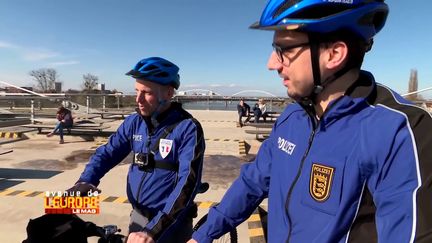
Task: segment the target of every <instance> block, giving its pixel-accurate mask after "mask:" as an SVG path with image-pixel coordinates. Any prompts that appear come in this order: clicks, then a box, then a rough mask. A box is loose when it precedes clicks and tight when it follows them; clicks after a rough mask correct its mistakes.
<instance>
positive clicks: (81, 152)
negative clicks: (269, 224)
mask: <svg viewBox="0 0 432 243" xmlns="http://www.w3.org/2000/svg"><path fill="white" fill-rule="evenodd" d="M190 112H191V113H192V114H193V115H194V116H195V117H196V118H197V119H198V120H199V121H200V122H201V124H202V126H203V129H204V133H205V138H206V145H207V149H206V153H205V165H204V173H203V181H207V182H209V183H210V190H209V191H208V192H206V193H205V194H200V195H198V196H197V198H196V201H200V202H206V201H210V202H219V201H220V199H221V198H222V196H223V194H224V193H225V191H226V190H227V188H228V187H229V186H230V185H231V183H232V181H233V180H234V179H235V178H236V177H237V176H238V174H239V171H240V166H241V165H242V164H243V163H247V161H248V160H250V159H251V158H252V157H253V156H251V155H249V156H240V155H239V147H238V144H239V141H241V140H246V141H247V143H248V144H250V145H251V147H250V150H251V151H250V152H251V153H254V152H256V151H257V148H258V147H259V144H260V143H259V142H257V141H256V140H255V136H254V135H250V134H246V133H244V131H243V130H244V128H237V127H236V123H235V121H236V120H237V112H235V111H190ZM121 122H122V121H121V120H113V121H109V122H107V123H105V124H106V125H110V126H111V128H110V129H113V130H115V129H116V128H117V127H118V125H119V124H120V123H121ZM25 135H26V136H27V137H28V139H26V140H20V141H16V142H13V143H7V144H3V145H1V149H2V150H13V151H12V152H9V153H5V154H1V155H0V190H3V191H1V192H0V208H1V209H2V212H1V213H0V242H21V241H22V240H23V239H25V238H26V232H25V227H26V225H27V223H28V220H29V219H30V218H36V217H38V216H41V215H42V214H43V213H44V208H43V200H42V199H43V198H42V195H43V193H41V194H39V195H37V196H31V195H34V194H35V192H44V191H58V190H60V191H63V190H65V189H67V188H69V187H70V186H72V185H73V184H74V183H75V181H76V180H77V179H78V177H79V175H80V174H81V172H82V171H83V169H84V166H85V164H86V163H87V162H88V159H89V157H90V156H91V155H92V153H93V152H94V149H95V148H96V147H97V146H99V145H100V144H101V143H104V142H105V141H106V138H103V137H93V136H90V135H88V136H85V135H84V136H68V135H66V136H65V144H58V136H54V137H51V138H47V137H46V136H45V134H37V133H36V132H27V133H25ZM129 162H130V159H125V160H124V162H122V163H120V164H119V165H118V166H116V167H115V168H114V169H113V170H111V171H110V172H109V173H108V174H107V175H105V177H104V178H103V179H102V181H101V184H100V186H99V188H100V189H101V190H102V198H101V200H102V202H101V213H100V214H99V215H80V217H82V218H83V219H84V220H89V221H92V222H94V223H96V224H98V225H104V224H117V225H118V226H119V227H120V228H122V229H123V232H124V233H126V230H127V224H128V222H129V213H130V210H131V207H130V205H129V204H128V203H122V202H120V201H121V199H122V198H125V196H126V182H125V181H126V174H127V169H128V166H129V164H128V163H129ZM32 193H33V194H32ZM29 195H30V196H29ZM107 197H111V198H110V199H109V200H107V201H111V200H114V199H117V200H115V201H114V202H104V201H103V199H107ZM113 198H114V199H113ZM205 205H206V204H202V207H201V208H200V209H199V216H198V218H200V217H201V216H203V215H204V214H205V213H206V212H207V211H208V208H207V207H206V206H205ZM238 233H239V242H244V243H246V242H250V230H249V227H248V223H247V222H245V223H243V224H242V225H240V226H239V227H238ZM255 234H256V232H255ZM95 242H96V241H95Z"/></svg>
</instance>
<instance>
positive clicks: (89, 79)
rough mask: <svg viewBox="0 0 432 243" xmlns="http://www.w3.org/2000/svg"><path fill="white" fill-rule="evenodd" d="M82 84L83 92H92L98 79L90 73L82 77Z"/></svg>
mask: <svg viewBox="0 0 432 243" xmlns="http://www.w3.org/2000/svg"><path fill="white" fill-rule="evenodd" d="M83 79H84V82H83V84H82V89H83V90H88V91H90V90H94V89H95V88H96V86H97V85H98V80H99V77H98V76H96V75H93V74H91V73H87V74H84V75H83Z"/></svg>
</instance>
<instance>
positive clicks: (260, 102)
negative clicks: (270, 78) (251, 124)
mask: <svg viewBox="0 0 432 243" xmlns="http://www.w3.org/2000/svg"><path fill="white" fill-rule="evenodd" d="M258 105H259V108H260V110H261V117H262V118H263V121H264V122H266V119H267V117H268V113H267V105H266V103H265V101H264V99H262V98H261V99H259V100H258Z"/></svg>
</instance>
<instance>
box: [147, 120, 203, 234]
mask: <svg viewBox="0 0 432 243" xmlns="http://www.w3.org/2000/svg"><path fill="white" fill-rule="evenodd" d="M188 121H192V122H189V124H188V125H186V126H187V127H186V128H185V130H184V131H183V132H182V134H183V135H181V139H179V140H180V141H181V144H180V146H179V150H178V163H179V172H178V182H177V184H176V186H175V188H174V190H173V191H172V192H171V194H170V195H169V196H168V199H167V202H166V204H165V207H164V208H163V210H162V211H159V213H158V214H157V215H156V216H155V217H154V218H153V219H152V220H151V221H150V222H149V223H148V224H147V226H146V228H145V231H147V232H148V233H149V234H150V235H152V237H153V239H154V240H157V239H158V238H159V237H160V236H161V235H162V234H163V233H164V232H166V231H168V230H169V227H170V226H171V225H172V224H173V223H174V222H175V221H176V220H177V218H178V217H179V216H180V215H182V214H183V213H187V212H186V211H187V210H184V209H186V208H188V206H190V205H191V203H192V202H193V200H194V198H195V195H196V191H197V188H198V186H199V184H200V183H201V175H202V166H203V159H204V151H205V141H204V134H203V130H202V128H201V125H200V124H199V122H198V121H196V120H195V119H193V118H192V119H190V120H188Z"/></svg>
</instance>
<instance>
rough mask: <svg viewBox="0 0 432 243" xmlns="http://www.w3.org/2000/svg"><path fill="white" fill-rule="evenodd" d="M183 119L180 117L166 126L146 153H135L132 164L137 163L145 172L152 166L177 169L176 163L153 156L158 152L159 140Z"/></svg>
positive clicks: (151, 169) (150, 170) (152, 167)
mask: <svg viewBox="0 0 432 243" xmlns="http://www.w3.org/2000/svg"><path fill="white" fill-rule="evenodd" d="M183 120H184V119H181V120H180V121H178V122H176V123H174V124H172V125H170V126H168V127H166V128H165V129H164V130H163V131H162V134H161V135H160V136H159V137H158V138H157V139H156V142H155V143H154V144H153V146H152V148H151V149H150V151H149V152H148V153H138V154H135V158H134V164H137V165H138V168H139V169H141V170H144V171H146V172H152V171H153V169H154V168H158V169H164V170H169V171H175V172H177V171H178V170H179V165H178V163H170V162H165V161H160V160H155V159H154V156H155V154H156V153H157V152H158V149H159V143H160V141H161V140H162V139H165V138H166V137H167V136H168V135H169V134H170V133H171V132H172V131H173V130H174V129H175V128H176V127H177V126H178V125H179V124H180V123H181V122H182V121H183Z"/></svg>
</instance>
